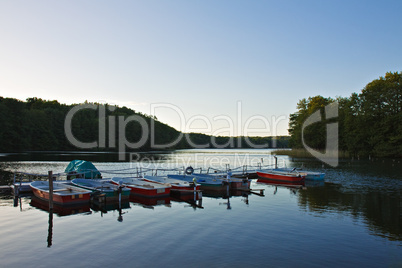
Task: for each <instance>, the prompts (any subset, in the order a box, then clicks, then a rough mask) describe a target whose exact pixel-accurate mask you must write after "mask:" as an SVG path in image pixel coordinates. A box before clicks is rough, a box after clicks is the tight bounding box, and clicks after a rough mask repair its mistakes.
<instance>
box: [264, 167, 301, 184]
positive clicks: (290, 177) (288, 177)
mask: <svg viewBox="0 0 402 268" xmlns="http://www.w3.org/2000/svg"><path fill="white" fill-rule="evenodd" d="M257 175H258V177H259V178H258V180H261V181H265V180H266V181H270V182H278V183H291V184H296V183H303V182H304V179H305V178H306V174H304V173H294V172H292V173H291V172H284V171H275V170H270V171H264V172H259V171H257Z"/></svg>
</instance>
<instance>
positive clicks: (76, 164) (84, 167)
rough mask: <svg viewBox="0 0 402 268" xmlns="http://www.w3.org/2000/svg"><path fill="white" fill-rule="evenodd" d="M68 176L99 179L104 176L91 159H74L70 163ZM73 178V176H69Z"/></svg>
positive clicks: (67, 169)
mask: <svg viewBox="0 0 402 268" xmlns="http://www.w3.org/2000/svg"><path fill="white" fill-rule="evenodd" d="M64 172H66V173H68V175H67V177H72V176H74V177H76V178H85V179H99V178H102V175H101V173H100V172H99V170H98V169H96V167H95V166H94V164H92V163H91V162H89V161H85V160H73V161H71V162H70V164H68V166H67V167H66V170H65V171H64ZM69 179H73V178H69Z"/></svg>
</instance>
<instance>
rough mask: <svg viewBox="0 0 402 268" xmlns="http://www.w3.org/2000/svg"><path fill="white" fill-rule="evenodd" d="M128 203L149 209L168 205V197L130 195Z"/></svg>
mask: <svg viewBox="0 0 402 268" xmlns="http://www.w3.org/2000/svg"><path fill="white" fill-rule="evenodd" d="M130 202H132V203H136V204H141V205H143V206H145V207H149V208H151V207H154V206H159V205H170V197H168V196H165V197H145V196H140V195H130Z"/></svg>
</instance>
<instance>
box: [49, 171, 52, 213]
mask: <svg viewBox="0 0 402 268" xmlns="http://www.w3.org/2000/svg"><path fill="white" fill-rule="evenodd" d="M48 179H49V212H53V172H52V171H49V173H48Z"/></svg>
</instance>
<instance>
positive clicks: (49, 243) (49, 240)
mask: <svg viewBox="0 0 402 268" xmlns="http://www.w3.org/2000/svg"><path fill="white" fill-rule="evenodd" d="M52 240H53V210H50V211H49V228H48V234H47V247H48V248H50V247H51V246H52Z"/></svg>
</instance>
